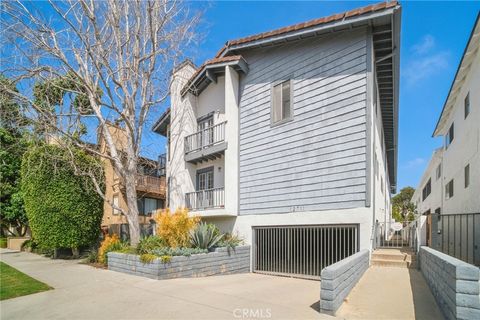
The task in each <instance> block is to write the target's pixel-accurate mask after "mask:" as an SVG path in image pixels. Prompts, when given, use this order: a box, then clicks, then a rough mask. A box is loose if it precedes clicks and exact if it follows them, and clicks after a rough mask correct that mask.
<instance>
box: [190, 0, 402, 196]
mask: <svg viewBox="0 0 480 320" xmlns="http://www.w3.org/2000/svg"><path fill="white" fill-rule="evenodd" d="M400 13H401V7H400V5H399V3H398V2H397V1H389V2H382V3H378V4H373V5H369V6H366V7H362V8H358V9H354V10H350V11H346V12H343V13H339V14H334V15H331V16H328V17H324V18H318V19H314V20H311V21H307V22H303V23H299V24H295V25H291V26H288V27H284V28H280V29H276V30H272V31H269V32H263V33H259V34H256V35H252V36H249V37H245V38H240V39H236V40H230V41H228V42H227V43H226V44H225V46H224V47H223V48H221V49H220V51H218V53H217V54H216V56H215V58H214V59H211V60H208V61H206V62H205V63H204V64H202V66H201V67H200V68H199V69H198V70H197V71H196V72H195V73H194V74H193V75H192V77H190V79H189V80H188V82H187V84H186V85H185V86H184V88H183V89H182V95H184V94H186V93H187V92H192V93H193V94H195V95H198V94H200V93H201V92H202V90H204V89H205V88H206V87H207V86H208V85H209V84H210V83H212V82H215V81H216V76H217V75H218V74H219V73H221V72H224V70H225V68H224V66H225V65H227V64H228V65H235V67H236V68H237V69H240V70H242V71H243V72H244V73H247V72H248V65H247V63H246V61H245V60H244V59H243V58H242V56H241V54H242V53H243V52H244V51H246V50H249V49H253V48H263V47H267V46H277V45H279V46H280V45H283V44H285V43H287V42H290V41H292V42H293V41H299V40H302V39H305V38H309V37H315V36H317V37H318V36H322V35H325V34H330V33H332V32H342V31H348V30H351V29H354V28H366V27H369V28H370V29H371V30H372V41H373V46H374V48H373V49H374V57H375V69H376V73H377V81H378V91H379V96H380V105H381V110H382V121H383V128H384V132H385V145H386V153H387V163H388V171H389V182H390V187H391V190H392V192H393V193H395V192H396V181H397V158H398V97H399V73H400V71H399V66H400V62H399V61H400Z"/></svg>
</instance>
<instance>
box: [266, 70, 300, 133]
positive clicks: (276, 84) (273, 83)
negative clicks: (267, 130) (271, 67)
mask: <svg viewBox="0 0 480 320" xmlns="http://www.w3.org/2000/svg"><path fill="white" fill-rule="evenodd" d="M285 82H289V83H290V116H289V117H288V118H285V119H282V120H278V121H274V120H273V114H274V112H273V111H274V105H273V95H274V91H273V90H274V87H276V86H278V85H281V84H283V83H285ZM281 92H282V91H281ZM293 118H294V117H293V77H291V76H290V77H287V78H284V79H281V80H277V81H274V82H272V84H271V85H270V127H276V126H278V125H282V124H284V123H287V122H290V121H292V120H293Z"/></svg>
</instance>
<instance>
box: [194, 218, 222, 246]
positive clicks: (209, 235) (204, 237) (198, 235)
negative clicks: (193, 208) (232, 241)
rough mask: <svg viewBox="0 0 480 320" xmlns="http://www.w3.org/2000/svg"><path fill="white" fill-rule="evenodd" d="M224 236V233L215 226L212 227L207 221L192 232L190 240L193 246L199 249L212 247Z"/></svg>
mask: <svg viewBox="0 0 480 320" xmlns="http://www.w3.org/2000/svg"><path fill="white" fill-rule="evenodd" d="M222 238H223V234H221V233H218V232H215V228H212V227H211V226H210V225H208V224H207V223H205V222H202V223H200V224H199V225H197V227H196V228H195V229H194V230H192V231H191V232H190V242H191V244H192V246H193V247H194V248H199V249H210V248H212V247H214V246H215V245H216V244H217V243H218V242H219V241H220V240H222Z"/></svg>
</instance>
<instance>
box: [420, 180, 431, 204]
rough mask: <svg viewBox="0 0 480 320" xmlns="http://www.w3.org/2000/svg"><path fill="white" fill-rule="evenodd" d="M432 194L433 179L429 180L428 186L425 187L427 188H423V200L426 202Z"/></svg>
mask: <svg viewBox="0 0 480 320" xmlns="http://www.w3.org/2000/svg"><path fill="white" fill-rule="evenodd" d="M431 192H432V179H428V182H427V184H426V185H425V187H423V190H422V200H423V201H425V199H427V198H428V196H429V195H430V193H431Z"/></svg>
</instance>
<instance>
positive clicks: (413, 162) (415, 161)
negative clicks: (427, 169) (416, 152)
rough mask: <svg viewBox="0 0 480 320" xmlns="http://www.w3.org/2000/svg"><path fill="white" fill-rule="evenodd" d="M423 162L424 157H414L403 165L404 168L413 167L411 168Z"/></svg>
mask: <svg viewBox="0 0 480 320" xmlns="http://www.w3.org/2000/svg"><path fill="white" fill-rule="evenodd" d="M424 163H425V159H423V158H415V159H413V160H410V161H408V162H407V163H406V164H405V165H404V167H405V168H406V169H413V168H417V167H419V166H421V165H423V164H424Z"/></svg>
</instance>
